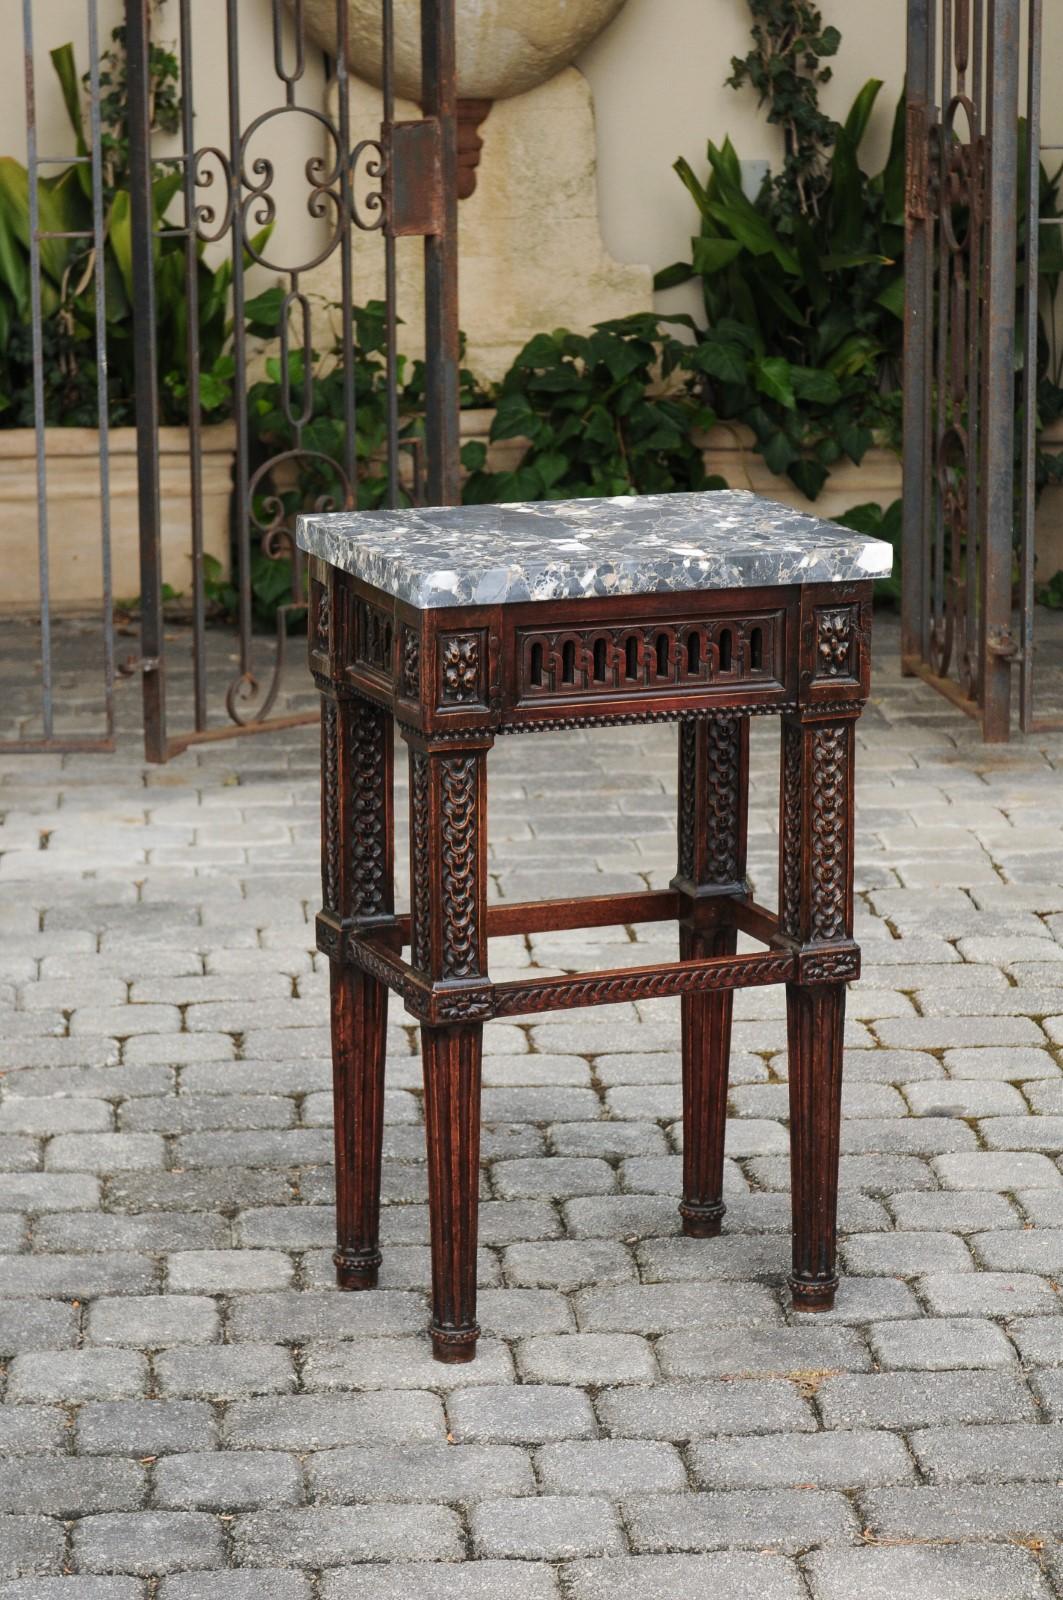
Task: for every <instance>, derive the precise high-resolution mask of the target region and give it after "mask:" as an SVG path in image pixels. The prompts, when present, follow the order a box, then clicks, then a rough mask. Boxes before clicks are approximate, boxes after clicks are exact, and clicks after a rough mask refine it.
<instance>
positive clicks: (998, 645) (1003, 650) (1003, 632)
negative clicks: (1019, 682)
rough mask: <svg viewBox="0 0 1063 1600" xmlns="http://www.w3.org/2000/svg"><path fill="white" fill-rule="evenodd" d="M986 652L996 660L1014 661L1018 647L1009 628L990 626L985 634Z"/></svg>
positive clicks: (1017, 653) (1017, 654)
mask: <svg viewBox="0 0 1063 1600" xmlns="http://www.w3.org/2000/svg"><path fill="white" fill-rule="evenodd" d="M985 647H986V654H987V655H990V656H993V657H995V658H996V660H998V661H1014V660H1016V659H1017V658H1018V656H1019V647H1018V645H1017V644H1016V642H1015V635H1014V634H1013V633H1012V631H1011V629H1010V628H990V629H989V630H988V632H987V634H986V645H985Z"/></svg>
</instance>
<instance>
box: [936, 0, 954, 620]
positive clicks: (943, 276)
mask: <svg viewBox="0 0 1063 1600" xmlns="http://www.w3.org/2000/svg"><path fill="white" fill-rule="evenodd" d="M951 99H952V0H942V8H941V105H940V111H939V117H938V130H939V139H938V227H937V241H936V242H937V300H938V314H937V377H936V391H937V398H936V403H935V405H934V428H933V436H932V448H933V458H932V467H931V473H932V478H931V482H932V484H933V486H934V492H933V498H932V500H931V506H932V513H931V514H932V527H933V538H934V555H933V566H932V573H931V595H932V600H931V612H932V616H933V619H934V623H935V625H939V624H941V625H943V626H944V630H945V638H946V639H947V638H948V631H949V617H948V604H949V601H948V596H949V590H948V567H949V561H948V557H949V554H950V552H949V550H948V535H949V530H948V528H947V526H946V524H945V516H944V496H943V494H942V492H941V487H942V477H943V474H942V471H941V457H942V439H943V435H944V433H945V430H946V428H947V427H948V425H949V381H948V375H949V328H950V325H951V324H950V316H951V306H950V300H951V296H950V294H949V290H950V288H951V287H952V279H951V269H952V259H951V251H950V249H949V245H948V237H947V233H946V230H945V226H944V222H943V220H942V217H943V214H944V212H945V210H946V209H947V207H948V204H949V143H948V129H947V117H948V107H949V102H950V100H951ZM957 576H958V574H957ZM954 643H955V641H954Z"/></svg>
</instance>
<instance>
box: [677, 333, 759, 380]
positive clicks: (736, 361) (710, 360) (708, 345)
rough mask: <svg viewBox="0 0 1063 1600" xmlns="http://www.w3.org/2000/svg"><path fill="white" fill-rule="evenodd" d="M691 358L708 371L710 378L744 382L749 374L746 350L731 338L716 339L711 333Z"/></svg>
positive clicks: (704, 370)
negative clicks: (732, 341) (731, 340)
mask: <svg viewBox="0 0 1063 1600" xmlns="http://www.w3.org/2000/svg"><path fill="white" fill-rule="evenodd" d="M690 359H691V361H692V363H693V364H694V365H695V366H697V367H700V369H701V371H702V372H707V373H708V375H709V377H710V378H718V379H719V380H720V382H721V383H744V382H745V380H746V377H747V376H748V372H749V357H748V356H747V354H746V352H745V351H744V350H742V349H740V348H739V347H738V346H737V345H734V344H732V343H731V342H730V341H729V340H727V339H715V338H713V337H712V335H711V334H710V335H709V337H708V338H707V339H706V340H705V342H704V344H701V345H699V346H698V348H697V349H696V350H695V351H694V352H693V353H692V355H691V358H690Z"/></svg>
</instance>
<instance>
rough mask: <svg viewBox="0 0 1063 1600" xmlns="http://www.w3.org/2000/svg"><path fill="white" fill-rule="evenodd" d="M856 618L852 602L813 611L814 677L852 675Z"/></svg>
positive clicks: (849, 676)
mask: <svg viewBox="0 0 1063 1600" xmlns="http://www.w3.org/2000/svg"><path fill="white" fill-rule="evenodd" d="M855 634H856V618H855V614H854V607H853V606H838V607H831V608H830V609H826V608H822V607H821V608H820V609H819V610H818V611H817V612H816V674H815V675H816V677H817V678H842V677H844V678H851V677H853V675H854V674H853V667H854V661H853V650H854V643H855Z"/></svg>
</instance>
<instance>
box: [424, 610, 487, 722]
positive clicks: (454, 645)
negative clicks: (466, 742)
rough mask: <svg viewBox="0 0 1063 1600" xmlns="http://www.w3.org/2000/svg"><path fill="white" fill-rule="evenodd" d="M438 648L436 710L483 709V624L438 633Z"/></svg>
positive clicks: (485, 651) (484, 636)
mask: <svg viewBox="0 0 1063 1600" xmlns="http://www.w3.org/2000/svg"><path fill="white" fill-rule="evenodd" d="M437 648H438V688H437V702H436V704H437V710H439V711H486V710H487V709H488V694H489V690H488V667H489V655H488V642H487V630H486V628H470V629H467V630H463V631H462V632H460V633H459V632H454V633H441V634H440V635H439V637H438V646H437Z"/></svg>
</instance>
